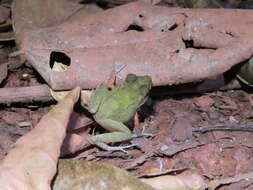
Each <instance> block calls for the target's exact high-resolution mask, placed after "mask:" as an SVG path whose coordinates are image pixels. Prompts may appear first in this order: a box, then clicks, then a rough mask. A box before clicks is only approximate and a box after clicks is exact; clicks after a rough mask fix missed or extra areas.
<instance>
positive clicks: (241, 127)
mask: <svg viewBox="0 0 253 190" xmlns="http://www.w3.org/2000/svg"><path fill="white" fill-rule="evenodd" d="M192 131H193V132H198V133H205V132H210V131H244V132H253V126H250V125H239V124H230V123H229V124H221V125H214V126H210V125H207V126H203V127H200V128H194V129H193V130H192Z"/></svg>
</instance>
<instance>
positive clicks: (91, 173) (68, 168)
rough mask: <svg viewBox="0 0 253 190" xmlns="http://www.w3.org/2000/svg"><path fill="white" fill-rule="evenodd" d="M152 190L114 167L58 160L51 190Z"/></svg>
mask: <svg viewBox="0 0 253 190" xmlns="http://www.w3.org/2000/svg"><path fill="white" fill-rule="evenodd" d="M70 189H71V190H79V189H87V190H92V189H95V190H108V189H110V190H124V189H125V190H154V189H153V188H152V187H151V186H150V185H148V184H146V183H143V182H142V181H141V180H139V179H137V178H135V177H134V176H132V175H130V174H129V173H128V172H126V171H124V170H121V169H119V168H117V167H115V166H112V165H109V164H106V163H99V162H88V161H84V160H70V159H65V160H60V161H59V165H58V175H57V177H56V179H55V182H54V184H53V190H70Z"/></svg>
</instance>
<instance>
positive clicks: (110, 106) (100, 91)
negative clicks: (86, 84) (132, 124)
mask: <svg viewBox="0 0 253 190" xmlns="http://www.w3.org/2000/svg"><path fill="white" fill-rule="evenodd" d="M151 87H152V80H151V78H150V77H149V76H148V75H145V76H137V75H135V74H128V75H127V77H126V79H125V80H124V81H123V82H122V83H121V84H120V85H119V86H117V87H115V88H112V89H108V87H107V85H106V84H104V83H103V84H101V85H99V86H98V87H97V88H96V90H95V91H94V92H93V93H92V95H91V97H90V99H89V102H88V108H87V109H88V111H89V112H90V113H91V114H92V115H93V118H94V120H95V121H96V122H97V123H98V124H99V125H100V126H102V127H103V128H104V129H106V130H107V131H109V132H108V133H103V134H98V135H94V136H92V137H91V140H92V142H93V144H96V145H97V146H99V147H100V148H102V149H105V150H123V148H127V147H128V146H126V147H123V148H122V147H112V146H109V145H107V144H108V143H115V142H121V141H125V140H128V139H130V138H131V137H132V133H131V130H130V129H129V128H128V127H127V126H126V125H125V124H124V123H125V122H127V121H128V120H130V119H131V118H132V117H133V115H134V114H135V113H136V110H137V109H138V108H139V107H140V106H141V105H143V104H144V103H145V101H146V100H147V98H148V96H149V91H150V89H151ZM129 147H131V146H129Z"/></svg>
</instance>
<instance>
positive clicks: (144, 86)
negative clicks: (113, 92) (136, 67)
mask: <svg viewBox="0 0 253 190" xmlns="http://www.w3.org/2000/svg"><path fill="white" fill-rule="evenodd" d="M126 82H127V83H128V84H129V85H130V86H132V88H134V89H136V90H139V91H140V93H141V94H142V95H143V96H146V95H147V94H148V92H149V90H150V89H151V87H152V80H151V78H150V77H149V76H147V75H145V76H136V75H135V74H128V75H127V77H126Z"/></svg>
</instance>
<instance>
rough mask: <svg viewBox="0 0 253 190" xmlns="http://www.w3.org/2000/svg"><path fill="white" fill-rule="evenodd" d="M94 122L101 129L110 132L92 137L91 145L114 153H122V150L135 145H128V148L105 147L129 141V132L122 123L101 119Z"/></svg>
mask: <svg viewBox="0 0 253 190" xmlns="http://www.w3.org/2000/svg"><path fill="white" fill-rule="evenodd" d="M96 121H97V123H98V124H100V125H101V126H102V127H103V128H105V129H107V130H108V131H110V132H109V133H104V134H99V135H95V136H93V137H92V141H93V143H94V144H96V145H97V146H99V147H100V148H102V149H105V150H108V151H115V150H121V151H124V148H129V147H133V146H135V145H128V146H120V147H112V146H108V145H106V144H105V143H114V142H121V141H124V140H127V139H130V138H131V131H130V130H129V129H128V127H127V126H126V125H124V124H123V123H121V122H118V121H114V120H111V119H101V120H97V119H96ZM124 152H125V151H124Z"/></svg>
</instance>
